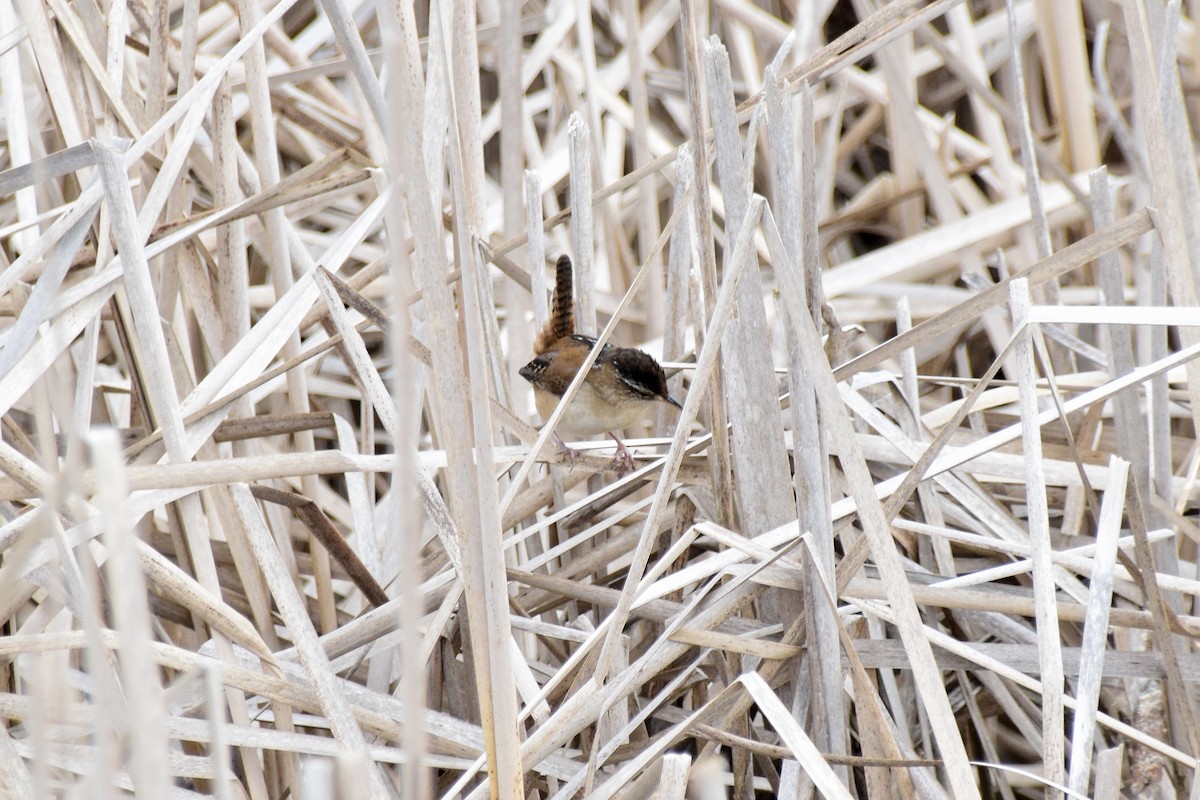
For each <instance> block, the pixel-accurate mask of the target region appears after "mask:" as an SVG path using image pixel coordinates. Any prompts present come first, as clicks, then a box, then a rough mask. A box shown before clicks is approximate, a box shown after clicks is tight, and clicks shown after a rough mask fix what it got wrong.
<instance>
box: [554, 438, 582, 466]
mask: <svg viewBox="0 0 1200 800" xmlns="http://www.w3.org/2000/svg"><path fill="white" fill-rule="evenodd" d="M554 441H555V442H557V443H558V454H559V455H560V456H562V457H563V458H565V459H566V460H567V464H568V465H569V466H570V468H571V469H575V462H576V461H578V460H579V451H578V450H573V449H571V448H570V447H567V443H566V442H564V441H563V440H562V437H561V436H559V435H558V434H557V433H556V434H554Z"/></svg>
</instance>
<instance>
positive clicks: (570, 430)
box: [533, 383, 649, 439]
mask: <svg viewBox="0 0 1200 800" xmlns="http://www.w3.org/2000/svg"><path fill="white" fill-rule="evenodd" d="M533 394H534V400H535V401H536V402H537V410H538V413H539V414H541V416H542V419H543V420H547V419H550V415H551V414H553V413H554V408H555V406H557V405H558V397H556V396H555V395H553V394H550V392H545V391H542V390H540V389H535V390H534V393H533ZM647 405H649V403H646V402H644V401H638V400H630V401H629V402H625V403H621V404H620V405H613V404H612V403H609V402H606V401H605V400H602V399H601V398H600V397H599V396H598V395H597V394H596V391H595V390H594V389H593V388H592V387H591V386H590V385H589V384H587V383H585V384H583V386H580V387H579V391H578V392H576V393H575V396H574V397H573V398H572V399H571V404H570V405H569V406H567V409H566V411H564V412H563V416H562V419H560V420H559V421H558V425H557V426H556V427H555V429H554V430H555V431H556V432H557V433H558V435H559V436H561V437H562V438H563V439H570V438H572V437H586V436H595V435H596V434H600V433H608V432H609V431H619V430H621V429H623V428H627V427H629V426H630V425H632V424H633V423H634V422H636V421H637V420H638V419H639V418H640V417H641V416H642V412H643V411H644V410H645V407H646V406H647Z"/></svg>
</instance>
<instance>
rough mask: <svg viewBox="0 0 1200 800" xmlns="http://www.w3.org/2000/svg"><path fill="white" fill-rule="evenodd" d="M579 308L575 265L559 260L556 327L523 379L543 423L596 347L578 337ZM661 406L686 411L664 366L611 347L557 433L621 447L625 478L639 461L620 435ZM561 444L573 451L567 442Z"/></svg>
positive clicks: (540, 343)
mask: <svg viewBox="0 0 1200 800" xmlns="http://www.w3.org/2000/svg"><path fill="white" fill-rule="evenodd" d="M573 304H574V283H573V278H572V276H571V259H570V258H569V257H567V256H559V258H558V265H557V268H556V270H555V285H554V308H553V312H552V313H551V315H550V321H549V322H547V323H546V327H545V328H544V329H543V330H542V331H541V332H540V333H539V334H538V337H537V341H536V342H535V343H534V354H535V355H536V358H534V359H533V360H532V361H530V362H529V363H528V364H526V365H525V366H523V367H521V377H522V378H524V379H525V380H527V381H529V382H530V383H531V384H533V396H534V400H535V401H536V403H537V410H538V413H539V414H541V415H542V419H549V418H550V415H551V414H552V413H554V408H555V406H557V405H558V401H559V400H561V399H562V396H563V394H564V393H565V392H566V391H567V387H568V386H570V385H571V381H572V379H574V377H575V374H576V373H577V372H578V371H579V367H580V366H582V365H583V361H584V359H585V358H587V355H588V353H590V352H591V350H592V348H593V347H594V346H595V344H596V340H595V339H594V338H593V337H591V336H583V335H582V334H577V333H575V310H574V305H573ZM660 401H661V402H664V403H670V404H671V405H673V406H675V407H676V408H679V409H682V408H683V406H681V405H679V402H678V401H677V400H675V399H674V398H673V397H671V395H670V394H669V393H668V391H667V376H666V374H665V373H664V372H663V368H662V367H661V366H660V365H659V363H658V362H657V361H655V360H654V358H653V357H652V356H651V355H650V354H648V353H643V352H642V351H641V350H635V349H634V348H632V347H614V346H613V345H611V344H606V345H604V349H603V350H601V351H600V355H599V356H597V357H596V362H595V363H594V364H593V365H592V368H591V370H590V371H589V372H588V376H587V378H586V379H584V382H583V385H582V386H580V387H579V391H577V392H576V393H575V396H574V397H573V398H572V399H571V404H570V405H569V406H567V409H566V410H565V411H564V412H563V415H562V418H561V419H560V420H559V421H558V427H557V429H556V430H557V432H558V433H561V434H563V435H564V436H595V435H596V434H598V433H606V434H608V435H609V436H611V437H612V439H613V441H614V442H616V443H617V455H616V458H614V459H613V466H614V468H616V469H617V471H618V472H619V473H620V474H622V475H624V474H625V473H627V472H629V471H630V470H632V469H633V455H632V454H631V453H630V452H629V449H628V448H627V447H625V443H624V442H622V441H621V437H620V436H619V435H618V434H617V431H619V430H620V429H622V428H625V427H628V426H629V425H631V424H633V422H635V421H636V420H637V419H638V418H640V417H641V416H642V415H643V414H644V413H645V412H646V410H647V409H648V408H649V407H650V406H651V405H652V404H653V403H656V402H660ZM556 435H557V434H556ZM558 443H559V445H561V446H562V447H563V448H564V449H568V448H567V447H566V445H565V444H563V441H562V439H561V438H559V439H558Z"/></svg>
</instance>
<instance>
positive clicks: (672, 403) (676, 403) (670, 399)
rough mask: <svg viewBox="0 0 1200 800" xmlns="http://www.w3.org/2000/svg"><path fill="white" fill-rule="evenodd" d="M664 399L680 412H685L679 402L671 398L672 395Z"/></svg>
mask: <svg viewBox="0 0 1200 800" xmlns="http://www.w3.org/2000/svg"><path fill="white" fill-rule="evenodd" d="M663 399H664V400H666V401H667V402H668V403H670V404H671V405H673V406H675V407H676V408H678V409H679V410H680V411H683V406H681V405H679V401H678V400H676V399H675V398H674V397H671V395H667V396H666V397H665V398H663Z"/></svg>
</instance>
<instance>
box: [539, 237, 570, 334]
mask: <svg viewBox="0 0 1200 800" xmlns="http://www.w3.org/2000/svg"><path fill="white" fill-rule="evenodd" d="M554 273H555V274H554V308H553V310H552V311H551V313H550V321H549V322H548V323H546V327H545V328H544V329H543V330H542V332H541V333H539V334H538V337H537V342H536V343H535V345H534V352H535V353H543V352H545V351H546V350H547V349H548V348H549V347H550V346H551V345H552V344H554V343H555V342H557V341H558V340H559V339H561V338H563V337H564V336H570V335H571V334H572V333H574V332H575V285H574V278H573V276H572V274H571V257H570V256H566V255H562V256H559V257H558V264H557V266H556V267H555V271H554Z"/></svg>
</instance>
